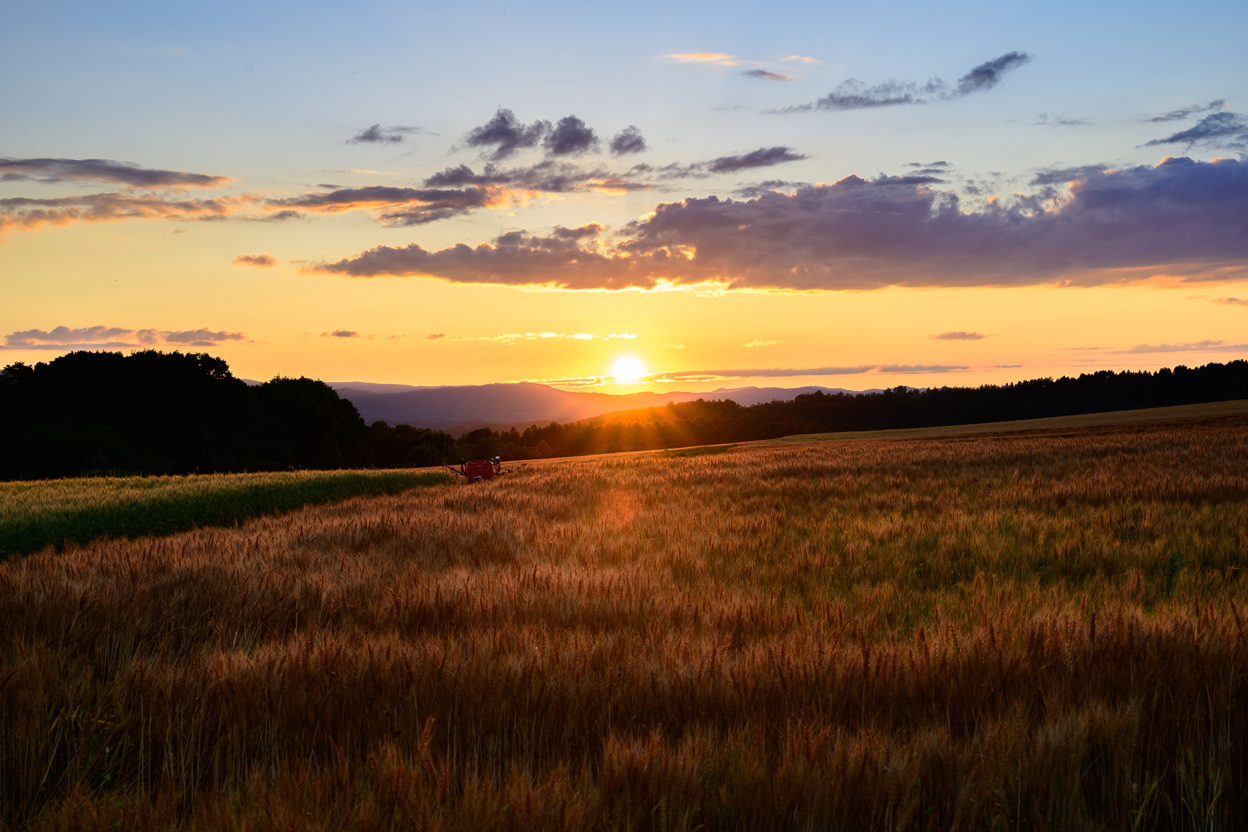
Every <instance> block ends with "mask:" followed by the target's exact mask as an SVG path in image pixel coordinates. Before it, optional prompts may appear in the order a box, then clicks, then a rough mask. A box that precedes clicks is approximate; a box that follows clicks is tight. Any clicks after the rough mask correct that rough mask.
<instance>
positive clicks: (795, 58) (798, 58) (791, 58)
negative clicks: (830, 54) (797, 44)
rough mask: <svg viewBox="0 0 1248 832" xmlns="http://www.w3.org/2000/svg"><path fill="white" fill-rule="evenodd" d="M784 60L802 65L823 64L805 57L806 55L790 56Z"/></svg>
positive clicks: (815, 59)
mask: <svg viewBox="0 0 1248 832" xmlns="http://www.w3.org/2000/svg"><path fill="white" fill-rule="evenodd" d="M785 60H786V61H800V62H802V63H804V64H819V63H823V61H820V60H818V59H817V58H810V57H807V56H806V55H790V56H789V57H787V58H785Z"/></svg>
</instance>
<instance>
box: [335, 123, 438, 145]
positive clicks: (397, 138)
mask: <svg viewBox="0 0 1248 832" xmlns="http://www.w3.org/2000/svg"><path fill="white" fill-rule="evenodd" d="M419 132H421V131H420V128H418V127H382V126H381V125H380V124H374V125H373V126H372V127H368V128H366V129H364V130H361V131H360V132H358V133H356V134H355V135H354V136H352V137H351V138H349V139H347V144H398V143H400V142H402V141H403V140H404V139H406V138H407V136H408V135H409V134H411V133H419Z"/></svg>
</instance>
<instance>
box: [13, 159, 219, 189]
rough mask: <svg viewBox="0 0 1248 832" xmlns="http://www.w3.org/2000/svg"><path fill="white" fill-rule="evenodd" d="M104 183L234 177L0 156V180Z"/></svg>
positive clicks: (204, 181) (173, 185) (145, 184)
mask: <svg viewBox="0 0 1248 832" xmlns="http://www.w3.org/2000/svg"><path fill="white" fill-rule="evenodd" d="M23 180H34V181H37V182H70V181H80V182H103V183H108V184H115V185H125V186H126V187H128V188H143V189H148V190H154V189H166V188H169V189H182V188H220V187H223V186H225V185H228V184H229V183H230V182H232V181H233V180H232V179H230V177H228V176H211V175H209V174H204V173H186V172H183V171H177V170H156V169H154V168H145V167H141V166H139V165H136V164H134V163H132V162H116V161H113V160H111V159H13V158H10V157H5V158H0V182H20V181H23Z"/></svg>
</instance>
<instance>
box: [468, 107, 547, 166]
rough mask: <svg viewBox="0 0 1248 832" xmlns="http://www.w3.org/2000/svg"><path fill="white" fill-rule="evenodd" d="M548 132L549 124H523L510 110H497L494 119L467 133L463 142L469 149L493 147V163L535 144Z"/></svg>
mask: <svg viewBox="0 0 1248 832" xmlns="http://www.w3.org/2000/svg"><path fill="white" fill-rule="evenodd" d="M549 132H550V122H548V121H535V122H533V123H532V124H524V123H522V122H521V121H520V120H519V119H517V118H516V114H515V113H513V112H512V111H511V110H507V109H504V108H501V107H500V108H499V110H498V112H496V113H495V114H494V117H493V118H492V119H490V120H489V121H487V122H486V123H485V124H483V125H481V126H480V127H474V128H473V129H472V130H470V131H468V136H467V137H466V139H465V141H466V142H467V144H468V146H469V147H493V148H494V153H493V156H492V158H493V159H494V160H495V161H498V160H500V159H506V158H507V157H508V156H510V155H512V154H513V153H515V152H516V151H517V150H521V149H523V148H527V147H536V146H537V143H538V142H540V141H541V140H542V138H543V137H544V136H545V135H546V134H547V133H549Z"/></svg>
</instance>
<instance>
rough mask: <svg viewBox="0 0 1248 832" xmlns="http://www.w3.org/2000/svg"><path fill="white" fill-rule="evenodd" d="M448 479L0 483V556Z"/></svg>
mask: <svg viewBox="0 0 1248 832" xmlns="http://www.w3.org/2000/svg"><path fill="white" fill-rule="evenodd" d="M449 481H450V476H449V475H446V474H438V473H431V472H427V471H426V472H413V471H298V472H290V473H262V474H211V475H202V476H201V475H192V476H185V477H92V478H82V479H66V480H35V481H26V482H0V558H3V557H4V556H6V555H12V554H18V553H25V552H33V551H37V550H38V549H41V548H43V547H44V546H57V547H60V546H63V545H64V544H66V543H87V542H89V541H92V540H96V539H98V538H101V537H141V536H144V535H156V534H171V533H173V532H178V531H188V530H190V529H194V528H199V527H200V526H222V525H233V524H234V523H238V522H241V521H244V520H248V519H250V518H252V517H257V516H260V515H262V514H271V513H273V512H277V511H289V510H291V509H296V508H301V507H303V506H306V505H316V504H320V503H326V502H331V501H335V500H345V499H347V498H349V497H358V496H363V495H380V494H396V493H398V492H400V491H404V490H406V489H409V488H416V487H419V486H423V485H433V484H437V483H446V482H449Z"/></svg>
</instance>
